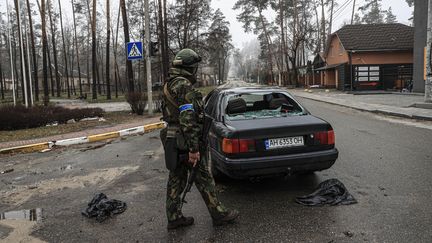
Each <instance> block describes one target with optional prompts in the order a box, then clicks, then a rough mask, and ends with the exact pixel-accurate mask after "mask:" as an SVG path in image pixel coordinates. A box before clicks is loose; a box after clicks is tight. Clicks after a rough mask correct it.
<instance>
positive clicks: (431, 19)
mask: <svg viewBox="0 0 432 243" xmlns="http://www.w3.org/2000/svg"><path fill="white" fill-rule="evenodd" d="M428 2H429V7H428V23H427V44H426V83H425V102H426V103H432V66H431V65H432V53H431V52H432V0H429V1H428Z"/></svg>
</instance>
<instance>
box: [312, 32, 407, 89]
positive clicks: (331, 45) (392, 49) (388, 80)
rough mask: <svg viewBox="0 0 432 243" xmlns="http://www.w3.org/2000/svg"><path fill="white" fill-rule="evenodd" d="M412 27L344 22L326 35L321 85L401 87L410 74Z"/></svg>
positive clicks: (379, 87)
mask: <svg viewBox="0 0 432 243" xmlns="http://www.w3.org/2000/svg"><path fill="white" fill-rule="evenodd" d="M413 45H414V28H413V27H409V26H406V25H403V24H365V25H346V26H344V27H342V28H341V29H339V30H338V31H336V32H335V33H333V34H332V35H330V37H329V40H328V44H327V48H326V50H325V52H324V59H325V66H324V67H321V68H318V69H316V70H315V71H319V72H320V75H321V76H320V81H321V86H324V87H329V88H337V89H339V90H351V89H353V90H392V89H402V88H403V87H405V86H406V85H407V84H408V83H409V82H411V81H412V76H413Z"/></svg>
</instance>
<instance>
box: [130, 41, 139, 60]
mask: <svg viewBox="0 0 432 243" xmlns="http://www.w3.org/2000/svg"><path fill="white" fill-rule="evenodd" d="M126 49H127V59H128V60H136V59H142V58H143V54H142V53H143V48H142V42H129V43H127V48H126Z"/></svg>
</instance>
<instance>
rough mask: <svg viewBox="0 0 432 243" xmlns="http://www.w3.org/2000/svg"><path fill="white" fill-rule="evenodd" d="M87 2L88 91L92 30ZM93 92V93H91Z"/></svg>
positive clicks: (87, 0) (89, 85)
mask: <svg viewBox="0 0 432 243" xmlns="http://www.w3.org/2000/svg"><path fill="white" fill-rule="evenodd" d="M86 2H87V17H88V21H87V53H86V56H87V85H88V88H89V90H90V89H92V85H91V83H90V36H91V29H92V20H91V13H90V2H89V0H86ZM92 92H93V91H92Z"/></svg>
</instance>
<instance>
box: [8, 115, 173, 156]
mask: <svg viewBox="0 0 432 243" xmlns="http://www.w3.org/2000/svg"><path fill="white" fill-rule="evenodd" d="M165 126H166V123H165V122H157V123H151V124H147V125H143V126H138V127H133V128H128V129H123V130H120V131H115V132H108V133H102V134H95V135H89V136H86V137H77V138H69V139H63V140H58V141H49V142H45V143H36V144H29V145H24V146H18V147H11V148H5V149H0V154H14V153H33V152H40V151H43V150H47V149H51V148H53V147H67V146H71V145H78V144H85V143H93V142H100V141H105V140H109V139H115V138H119V137H124V136H130V135H135V134H143V133H149V132H153V131H156V130H159V129H162V128H164V127H165Z"/></svg>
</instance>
